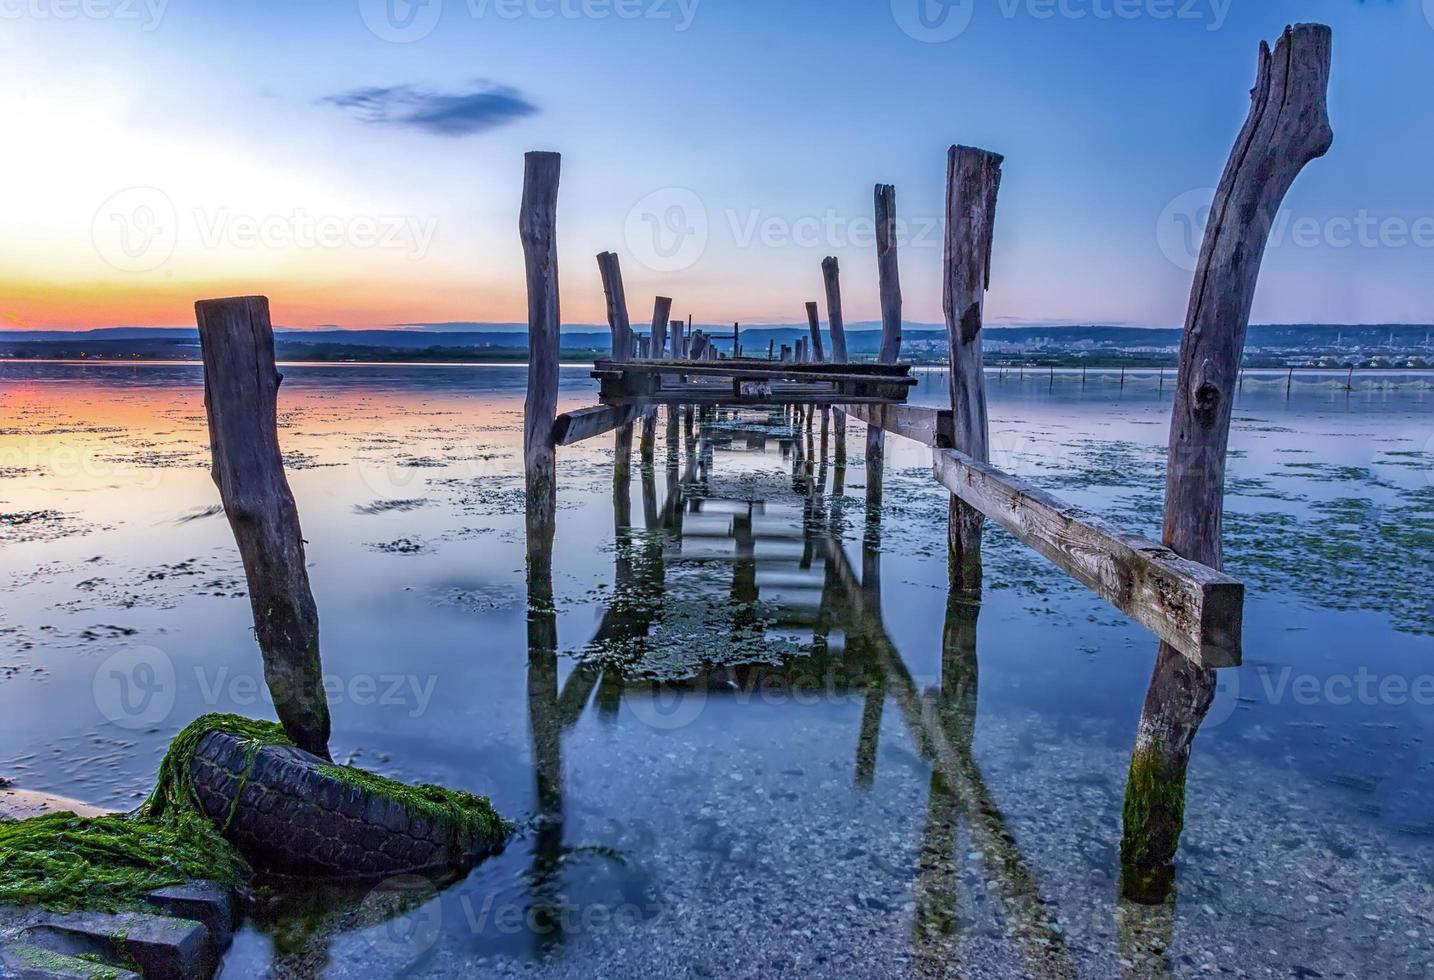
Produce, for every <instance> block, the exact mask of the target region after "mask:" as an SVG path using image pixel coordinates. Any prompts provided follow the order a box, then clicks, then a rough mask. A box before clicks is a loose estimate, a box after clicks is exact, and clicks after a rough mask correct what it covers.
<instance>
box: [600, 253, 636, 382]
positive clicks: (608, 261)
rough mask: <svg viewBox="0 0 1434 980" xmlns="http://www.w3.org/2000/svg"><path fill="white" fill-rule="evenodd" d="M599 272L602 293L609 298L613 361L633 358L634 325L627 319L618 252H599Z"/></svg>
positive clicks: (608, 318)
mask: <svg viewBox="0 0 1434 980" xmlns="http://www.w3.org/2000/svg"><path fill="white" fill-rule="evenodd" d="M597 263H598V272H599V273H600V274H601V275H602V291H603V295H604V296H605V297H606V298H607V325H608V329H609V330H611V331H612V359H613V360H614V361H626V360H630V359H631V358H632V354H633V350H632V348H633V343H632V323H631V321H629V320H628V317H627V293H626V292H625V291H624V290H623V288H622V268H621V266H620V265H619V264H618V260H617V253H616V252H599V253H598V257H597Z"/></svg>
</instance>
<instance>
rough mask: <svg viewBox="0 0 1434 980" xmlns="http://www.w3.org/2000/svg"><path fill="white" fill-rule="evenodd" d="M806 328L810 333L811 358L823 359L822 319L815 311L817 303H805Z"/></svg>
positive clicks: (824, 358)
mask: <svg viewBox="0 0 1434 980" xmlns="http://www.w3.org/2000/svg"><path fill="white" fill-rule="evenodd" d="M807 329H808V330H810V331H811V335H812V360H814V361H825V360H826V359H827V358H826V350H825V349H824V348H823V347H822V320H821V315H820V314H819V313H817V304H816V303H808V304H807Z"/></svg>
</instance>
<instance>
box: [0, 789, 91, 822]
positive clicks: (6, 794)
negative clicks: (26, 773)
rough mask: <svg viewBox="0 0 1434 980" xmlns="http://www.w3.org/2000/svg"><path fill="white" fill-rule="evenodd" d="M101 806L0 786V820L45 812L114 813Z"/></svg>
mask: <svg viewBox="0 0 1434 980" xmlns="http://www.w3.org/2000/svg"><path fill="white" fill-rule="evenodd" d="M114 812H115V811H113V810H106V809H104V808H103V807H97V806H90V805H89V804H88V803H81V802H80V801H79V800H72V799H69V798H68V797H65V796H56V795H55V794H53V793H37V792H34V791H33V790H24V789H14V788H13V787H9V786H5V787H3V788H0V820H28V819H29V818H30V817H40V816H44V815H45V814H47V813H73V814H74V815H75V816H77V817H98V816H103V815H104V814H106V813H114Z"/></svg>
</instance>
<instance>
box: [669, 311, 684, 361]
mask: <svg viewBox="0 0 1434 980" xmlns="http://www.w3.org/2000/svg"><path fill="white" fill-rule="evenodd" d="M671 326H672V359H673V360H674V361H680V360H682V358H683V357H684V356H685V355H684V354H683V351H684V350H685V349H686V348H685V345H684V344H683V342H682V321H681V320H673V321H672V324H671Z"/></svg>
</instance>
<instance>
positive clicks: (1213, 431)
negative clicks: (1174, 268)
mask: <svg viewBox="0 0 1434 980" xmlns="http://www.w3.org/2000/svg"><path fill="white" fill-rule="evenodd" d="M1330 46H1331V37H1330V30H1329V28H1328V27H1325V26H1323V25H1319V24H1301V25H1297V26H1295V27H1293V28H1287V29H1286V30H1285V33H1284V35H1283V36H1282V37H1281V38H1280V41H1279V43H1278V45H1277V46H1276V48H1275V51H1274V54H1273V55H1272V54H1271V53H1270V49H1269V46H1268V45H1267V44H1265V43H1263V42H1261V44H1260V56H1259V72H1258V78H1257V80H1256V83H1255V88H1254V90H1253V92H1252V93H1251V106H1250V113H1249V117H1248V118H1247V119H1246V121H1245V125H1244V128H1243V129H1242V130H1241V132H1240V135H1239V138H1238V139H1237V140H1236V142H1235V147H1234V149H1233V151H1232V152H1231V154H1230V160H1229V162H1228V163H1227V164H1226V167H1225V173H1224V175H1223V176H1222V177H1221V179H1220V185H1219V187H1218V188H1217V190H1216V192H1215V201H1214V204H1213V206H1212V209H1211V211H1210V221H1209V224H1208V225H1207V227H1206V229H1205V239H1204V244H1203V245H1202V247H1201V250H1200V261H1199V264H1198V265H1197V266H1196V270H1195V279H1194V284H1193V285H1192V287H1191V292H1190V306H1189V310H1188V312H1187V313H1186V317H1185V333H1184V336H1183V338H1182V341H1181V345H1180V367H1179V372H1178V375H1177V380H1176V384H1175V405H1174V408H1173V409H1172V411H1171V419H1170V450H1169V463H1168V465H1167V469H1166V478H1165V544H1166V545H1168V546H1169V547H1170V548H1171V549H1173V550H1174V551H1175V552H1176V553H1177V554H1179V555H1181V556H1183V557H1185V558H1190V559H1193V560H1195V561H1198V562H1201V563H1203V564H1206V565H1209V566H1211V567H1213V568H1219V567H1220V565H1221V559H1222V548H1221V523H1222V513H1221V502H1222V498H1223V495H1224V485H1225V451H1226V447H1227V445H1228V442H1229V434H1230V415H1231V409H1232V407H1233V404H1234V395H1235V385H1236V382H1237V378H1238V373H1239V369H1240V358H1241V354H1242V352H1243V350H1244V344H1245V333H1246V329H1247V327H1248V325H1249V320H1250V307H1251V304H1252V302H1253V299H1254V294H1255V285H1256V282H1257V280H1258V278H1259V273H1260V264H1261V261H1262V260H1263V258H1264V253H1265V246H1266V244H1267V243H1268V239H1269V234H1270V229H1271V227H1272V226H1273V224H1274V220H1275V215H1276V214H1277V213H1278V211H1279V207H1280V204H1281V202H1282V201H1283V200H1284V197H1285V194H1286V192H1288V190H1289V188H1290V186H1291V185H1292V184H1293V183H1294V180H1295V178H1296V177H1297V176H1298V175H1299V173H1300V171H1301V170H1302V169H1303V168H1304V167H1305V165H1306V164H1308V163H1309V162H1310V161H1312V160H1314V159H1317V158H1318V157H1320V156H1323V155H1324V153H1325V152H1326V151H1327V150H1328V149H1329V147H1330V143H1331V141H1332V139H1333V134H1332V132H1331V130H1330V125H1329V116H1328V112H1327V109H1326V95H1327V91H1328V87H1329V71H1330ZM1214 693H1215V674H1214V671H1212V670H1210V669H1208V668H1206V667H1203V666H1201V665H1200V664H1197V663H1195V662H1194V661H1193V660H1190V659H1187V658H1186V657H1184V656H1182V655H1181V654H1180V653H1179V651H1177V650H1176V649H1175V648H1174V647H1172V646H1170V645H1169V644H1166V643H1162V644H1161V645H1160V650H1159V653H1158V654H1157V655H1156V662H1155V672H1154V675H1153V676H1152V677H1151V680H1150V687H1149V690H1148V691H1147V693H1146V696H1145V706H1144V709H1143V710H1142V712H1141V717H1140V727H1139V729H1138V731H1137V734H1136V740H1135V750H1134V752H1133V753H1132V755H1131V760H1130V776H1129V778H1128V780H1127V782H1126V787H1125V807H1124V821H1123V823H1124V830H1123V837H1122V840H1121V849H1120V856H1121V886H1120V887H1121V893H1122V894H1123V895H1124V896H1125V897H1126V898H1130V899H1133V900H1135V901H1142V902H1161V901H1164V900H1165V899H1167V898H1168V897H1169V895H1170V894H1171V891H1172V889H1173V884H1174V873H1173V870H1172V864H1171V862H1172V860H1173V859H1174V856H1175V851H1176V848H1177V847H1178V845H1179V842H1180V832H1181V829H1182V825H1183V821H1184V808H1185V772H1186V767H1187V765H1188V764H1189V761H1190V745H1191V742H1192V740H1193V739H1194V737H1195V733H1196V731H1197V730H1198V729H1199V727H1200V723H1201V721H1203V720H1204V718H1205V714H1206V712H1207V711H1208V710H1209V708H1210V703H1211V701H1212V700H1213V698H1214Z"/></svg>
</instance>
